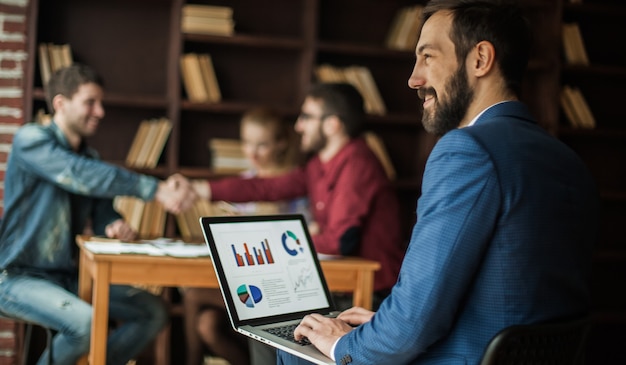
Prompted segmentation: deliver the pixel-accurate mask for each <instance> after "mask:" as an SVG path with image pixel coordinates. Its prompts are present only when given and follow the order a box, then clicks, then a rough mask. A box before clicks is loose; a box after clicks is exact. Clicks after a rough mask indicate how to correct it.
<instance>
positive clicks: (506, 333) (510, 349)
mask: <svg viewBox="0 0 626 365" xmlns="http://www.w3.org/2000/svg"><path fill="white" fill-rule="evenodd" d="M590 322H591V321H590V318H589V317H583V318H577V319H573V320H567V321H559V322H552V323H541V324H530V325H516V326H511V327H507V328H505V329H503V330H502V331H500V332H499V333H498V334H497V335H496V336H495V337H494V338H493V339H492V340H491V342H490V343H489V345H488V346H487V349H486V350H485V353H484V355H483V359H482V361H481V363H480V365H502V364H506V365H517V364H519V365H521V364H524V365H533V364H553V365H558V364H563V365H565V364H567V365H581V364H584V361H585V359H584V358H585V342H586V338H587V333H588V332H589V327H590Z"/></svg>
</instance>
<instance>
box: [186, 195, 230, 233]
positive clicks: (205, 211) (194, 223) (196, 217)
mask: <svg viewBox="0 0 626 365" xmlns="http://www.w3.org/2000/svg"><path fill="white" fill-rule="evenodd" d="M219 214H222V213H220V211H219V209H217V203H213V202H209V201H208V200H204V199H199V200H197V201H196V202H195V203H194V205H193V206H192V207H191V208H190V209H188V210H186V211H185V212H183V213H179V214H177V215H176V223H177V224H178V230H179V231H180V235H181V236H182V238H183V239H184V240H186V241H190V240H195V239H200V238H202V237H204V236H203V233H202V227H201V226H200V217H208V216H214V215H219Z"/></svg>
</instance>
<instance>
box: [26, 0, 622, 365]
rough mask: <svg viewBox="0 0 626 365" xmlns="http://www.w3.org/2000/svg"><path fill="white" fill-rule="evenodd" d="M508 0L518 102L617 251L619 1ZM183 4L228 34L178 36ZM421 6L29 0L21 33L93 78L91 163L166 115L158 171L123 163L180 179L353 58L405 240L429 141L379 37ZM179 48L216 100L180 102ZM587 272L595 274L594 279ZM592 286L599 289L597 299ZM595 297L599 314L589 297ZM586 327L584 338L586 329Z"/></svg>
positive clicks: (32, 61) (37, 88) (400, 53)
mask: <svg viewBox="0 0 626 365" xmlns="http://www.w3.org/2000/svg"><path fill="white" fill-rule="evenodd" d="M520 1H521V2H522V3H523V4H524V6H525V9H526V12H527V15H528V18H529V19H530V21H531V22H532V24H533V29H535V30H536V32H537V35H538V36H536V37H535V44H534V48H533V58H532V60H531V63H530V68H529V72H528V74H527V77H526V79H525V82H524V85H523V95H522V99H523V101H525V102H526V103H527V104H528V105H529V107H530V108H531V110H532V111H533V113H534V114H535V116H536V117H537V119H538V120H539V122H540V123H541V125H542V126H544V127H545V128H546V129H547V130H549V131H550V132H551V133H553V134H555V135H557V136H559V137H560V138H561V139H563V140H564V141H565V142H566V143H568V144H570V145H571V146H572V147H573V148H574V149H575V150H576V151H577V152H578V153H579V154H581V156H583V159H584V160H585V161H586V162H587V163H588V164H589V166H590V169H591V170H592V172H593V173H594V175H596V178H597V179H598V183H599V186H600V189H601V192H603V193H604V194H603V195H602V196H603V205H605V209H604V213H603V214H604V216H603V219H604V220H605V222H606V223H604V224H603V232H602V233H601V242H599V244H598V247H599V249H600V250H602V248H603V247H607V249H611V250H613V251H611V252H614V251H615V250H626V238H624V237H625V236H624V235H622V234H620V233H621V232H620V229H619V228H620V227H621V224H623V221H624V219H626V214H625V213H623V212H625V211H626V206H625V205H626V202H625V200H624V199H623V198H622V199H617V198H615V197H616V196H617V197H620V196H623V194H624V192H626V172H625V171H624V169H623V167H621V165H619V163H620V161H622V163H623V161H624V160H626V147H624V146H626V144H625V143H624V142H625V141H624V136H625V132H624V129H625V127H623V125H624V124H623V120H624V119H625V117H626V109H624V108H622V107H620V105H621V104H622V103H623V100H625V99H626V91H625V90H626V89H624V88H623V86H622V85H623V83H624V81H626V67H625V66H624V65H626V55H625V54H624V53H625V51H624V47H620V46H619V45H615V44H613V39H615V31H614V28H615V27H618V26H619V22H620V20H622V19H623V18H624V16H626V6H625V5H622V3H621V2H620V1H617V0H584V1H583V3H582V4H570V3H569V1H567V0H554V1H545V0H520ZM187 3H192V4H205V5H226V6H228V7H231V8H232V19H233V21H234V24H235V28H234V33H233V34H232V35H228V36H223V35H209V34H189V33H183V32H181V16H182V8H183V6H184V5H185V4H187ZM424 3H425V1H421V0H418V1H408V0H394V1H380V0H266V1H264V2H258V3H257V2H250V1H245V0H232V1H228V2H226V1H221V0H215V1H209V0H194V1H188V2H186V1H184V0H134V1H127V0H109V1H106V2H101V1H99V2H94V1H84V0H46V1H43V0H30V2H29V9H30V10H29V11H30V17H31V21H30V22H29V24H30V29H29V32H30V34H33V35H34V36H33V37H29V49H30V50H31V53H32V54H33V55H35V54H36V49H37V47H36V45H37V44H39V43H54V44H69V45H70V46H71V48H72V55H73V58H74V60H75V61H77V62H83V63H87V64H89V65H91V66H93V67H94V68H95V69H96V70H97V71H98V72H99V73H100V74H102V76H103V78H104V80H105V91H106V92H105V100H104V104H105V108H106V113H107V115H106V118H105V120H104V123H103V124H102V127H101V128H100V130H99V132H98V134H97V135H96V136H95V137H94V138H92V139H91V140H90V141H89V142H90V143H91V145H93V146H94V147H95V148H96V149H98V150H99V152H100V154H101V156H102V157H103V158H104V159H105V160H107V161H111V162H116V161H117V162H118V163H120V164H123V161H124V160H125V158H126V156H127V153H128V150H129V148H130V146H131V144H132V141H133V137H134V135H135V132H136V131H137V129H138V127H139V125H140V123H141V122H142V121H143V120H147V119H153V118H161V117H165V118H167V119H168V120H170V121H171V123H172V130H171V133H170V136H169V139H168V142H167V144H166V146H165V151H164V153H163V156H161V159H160V160H159V164H158V166H157V167H156V168H154V169H137V171H141V172H144V173H149V174H153V175H155V176H159V177H166V176H168V175H169V174H171V173H174V172H181V173H183V174H184V175H186V176H189V177H193V178H215V177H218V176H217V175H215V174H214V173H212V172H211V170H210V163H211V156H210V153H209V150H208V148H207V141H208V140H209V139H210V138H238V135H239V133H238V132H239V119H240V117H241V115H242V114H243V113H244V112H246V111H247V110H248V109H250V108H252V107H255V106H261V105H265V106H271V107H274V108H276V109H277V110H279V111H280V112H281V113H282V114H283V115H284V116H286V117H289V118H293V120H294V122H295V118H296V116H297V114H298V112H299V108H300V104H301V103H302V101H303V99H304V95H305V93H306V91H307V90H308V88H309V86H310V85H311V83H312V82H314V80H315V76H314V75H315V72H314V70H315V68H316V67H317V66H318V65H321V64H331V65H334V66H336V67H348V66H352V65H362V66H364V67H367V68H368V69H369V70H370V72H371V74H372V76H373V78H374V80H375V81H376V85H377V87H378V89H379V91H380V94H381V96H382V97H383V99H384V101H385V106H386V113H385V114H384V115H369V116H368V118H367V127H368V129H369V130H371V131H373V132H374V133H376V135H377V136H379V137H380V138H381V139H382V141H383V142H384V144H385V146H386V147H387V150H388V154H389V157H390V159H391V161H392V162H393V166H394V167H395V170H396V175H397V176H396V180H395V181H394V186H395V187H396V190H397V192H398V196H399V197H400V200H401V205H402V209H403V213H402V217H403V222H402V224H403V227H404V231H405V233H406V239H407V241H408V238H409V235H410V227H411V226H412V224H413V223H414V222H415V207H416V200H417V197H418V196H419V193H420V186H421V176H422V172H423V168H424V163H425V161H426V159H427V157H428V154H429V153H430V151H431V149H432V146H433V145H434V143H435V140H434V139H433V138H432V137H431V136H429V135H427V134H426V133H425V131H424V130H423V128H422V126H421V123H420V119H421V117H420V110H419V105H420V102H419V100H418V99H417V97H416V94H415V92H414V91H413V90H411V89H409V88H408V86H407V79H408V77H409V76H410V74H411V70H412V68H413V63H414V59H415V57H414V54H413V52H412V51H405V50H396V49H389V48H388V47H387V46H386V45H385V40H386V37H387V35H388V32H389V29H390V26H391V25H392V23H393V21H394V17H395V16H396V14H397V12H398V11H399V10H400V9H402V8H404V7H406V6H410V5H415V4H424ZM266 9H272V10H271V11H267V10H266ZM259 14H263V16H260V15H259ZM565 21H567V22H577V23H578V24H579V25H580V29H581V32H582V35H583V37H584V40H585V45H586V47H587V52H588V55H589V58H590V65H589V66H570V65H566V64H565V63H564V59H563V56H562V53H561V51H562V44H561V35H562V34H561V29H562V23H563V22H565ZM363 24H366V25H367V26H363ZM186 53H197V54H210V55H211V58H212V63H213V67H214V70H215V74H216V76H217V79H218V81H219V89H220V93H221V100H220V101H218V102H201V103H198V102H191V101H190V100H188V99H187V97H186V94H185V91H184V87H183V82H182V75H181V72H180V57H181V55H183V54H186ZM28 63H29V64H28V65H27V66H28V67H27V70H28V72H29V73H30V74H29V75H28V77H27V78H26V79H29V80H34V84H32V85H27V86H26V88H25V90H24V96H25V100H26V103H25V104H26V105H27V106H32V107H29V108H28V109H27V110H26V111H25V118H26V119H31V118H32V116H33V115H34V113H36V111H37V110H38V109H41V108H44V109H45V108H46V106H45V102H44V98H43V91H42V85H41V81H40V80H41V78H40V75H39V66H38V60H37V57H36V56H35V57H29V59H28ZM564 84H572V85H574V86H577V87H579V88H580V89H581V91H582V92H583V93H584V95H585V98H586V99H587V101H588V103H589V106H590V108H591V110H592V112H593V113H594V116H595V118H596V121H597V126H596V128H595V129H593V130H573V129H572V128H571V127H570V126H569V124H568V122H567V121H566V119H565V116H564V114H563V112H562V111H561V109H560V106H559V92H560V90H561V85H564ZM615 136H618V137H615ZM620 219H621V221H620ZM620 222H621V223H620ZM178 233H179V232H178V230H177V227H176V224H175V220H174V219H173V217H169V219H168V224H167V227H166V235H170V236H173V235H176V234H178ZM600 256H602V255H600ZM602 257H604V256H602ZM622 257H624V255H622ZM616 266H617V265H616ZM618 267H621V269H620V270H621V271H619V275H615V277H612V276H611V275H604V274H600V276H599V277H598V279H596V283H595V284H596V285H598V288H602V289H603V288H605V287H607V288H612V290H613V291H614V292H616V293H617V292H618V293H621V294H619V295H620V297H621V298H624V296H626V294H623V293H626V290H625V289H626V288H624V285H623V284H617V282H615V283H614V284H615V285H612V284H611V283H612V282H611V280H617V278H621V277H624V276H625V274H626V265H623V263H622V265H621V266H618ZM600 270H601V271H602V268H600ZM616 270H617V269H616ZM598 280H609V283H608V284H607V283H605V282H602V285H599V284H598V283H597V281H598ZM594 290H596V289H594ZM597 290H601V289H597ZM596 293H597V294H598V295H599V297H601V298H604V296H608V294H606V293H604V292H596V291H594V295H596ZM624 302H626V300H624ZM596 306H597V307H596V308H597V309H598V310H600V311H601V309H602V306H601V304H600V302H597V303H596ZM624 307H626V306H624ZM624 307H622V308H624ZM605 317H609V318H612V317H611V316H605ZM611 325H613V324H611ZM621 329H622V330H624V329H626V328H621ZM622 332H623V331H622ZM593 335H594V336H598V335H599V333H598V331H594V332H593ZM603 340H604V339H603V338H598V339H593V341H594V343H595V345H594V346H596V347H592V348H590V350H589V354H590V355H589V356H591V357H593V356H596V355H598V353H600V352H607V353H610V352H611V351H609V349H608V348H604V347H606V346H609V344H610V342H609V341H607V342H606V346H600V344H601V342H602V341H603ZM616 348H617V347H614V348H613V349H612V350H613V351H615V350H616ZM598 356H600V355H598ZM607 356H608V355H607ZM620 360H624V359H623V358H620ZM601 362H602V361H599V362H597V363H601ZM621 362H622V363H626V361H621ZM592 363H593V362H592Z"/></svg>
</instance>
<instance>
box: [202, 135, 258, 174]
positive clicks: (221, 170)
mask: <svg viewBox="0 0 626 365" xmlns="http://www.w3.org/2000/svg"><path fill="white" fill-rule="evenodd" d="M208 147H209V151H210V153H211V170H212V171H213V172H214V173H216V174H238V173H241V172H243V171H245V170H248V169H250V168H251V167H252V166H251V165H250V161H248V159H247V158H246V156H245V155H244V154H243V151H242V149H241V141H240V140H238V139H228V138H211V139H209V142H208Z"/></svg>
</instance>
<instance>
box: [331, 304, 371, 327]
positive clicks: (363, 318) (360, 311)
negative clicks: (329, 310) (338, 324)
mask: <svg viewBox="0 0 626 365" xmlns="http://www.w3.org/2000/svg"><path fill="white" fill-rule="evenodd" d="M374 313H375V312H372V311H370V310H367V309H365V308H361V307H352V308H350V309H346V310H345V311H343V312H341V313H340V314H339V315H338V316H337V318H338V319H341V320H342V321H344V322H346V323H349V324H350V325H351V326H359V325H361V324H363V323H365V322H369V321H371V320H372V317H374Z"/></svg>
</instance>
